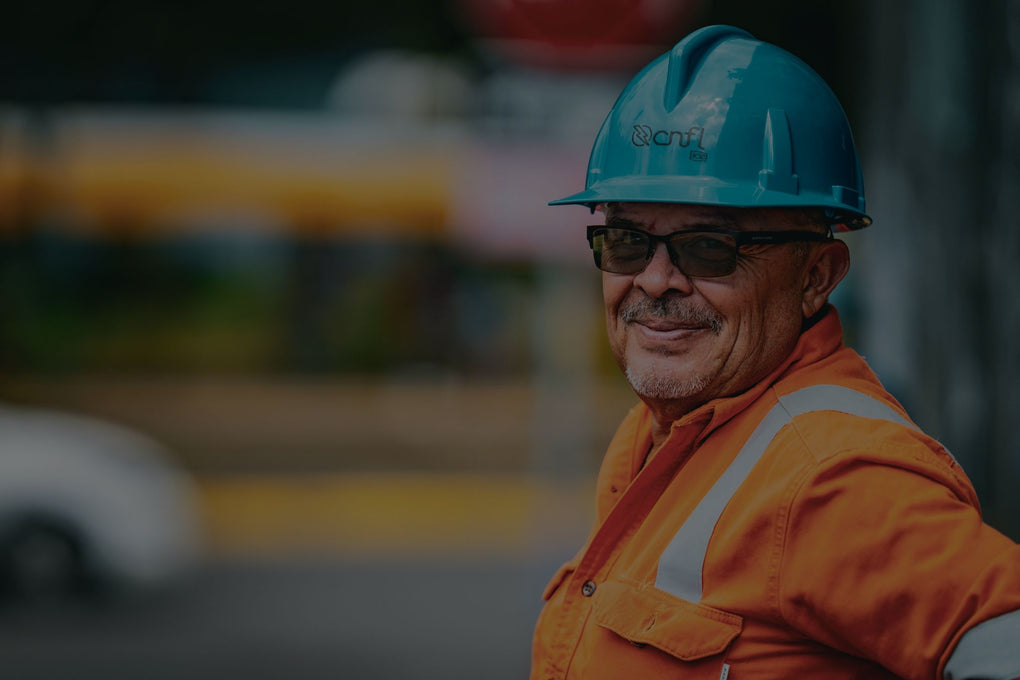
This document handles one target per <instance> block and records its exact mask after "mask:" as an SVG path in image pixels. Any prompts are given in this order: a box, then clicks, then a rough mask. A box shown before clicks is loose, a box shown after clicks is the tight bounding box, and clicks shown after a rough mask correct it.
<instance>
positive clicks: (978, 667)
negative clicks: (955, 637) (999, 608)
mask: <svg viewBox="0 0 1020 680" xmlns="http://www.w3.org/2000/svg"><path fill="white" fill-rule="evenodd" d="M1018 641H1020V609H1018V610H1015V611H1011V612H1009V613H1007V614H1003V615H1002V616H998V617H996V618H994V619H989V620H988V621H985V622H984V623H980V624H978V625H976V626H974V627H973V628H971V629H970V630H969V631H967V632H966V633H965V634H964V636H963V637H962V638H960V642H959V643H958V644H957V645H956V649H954V650H953V654H952V656H950V657H949V662H948V663H947V664H946V670H945V672H944V673H943V674H942V677H943V678H944V680H978V679H980V680H1015V679H1016V678H1020V646H1018V645H1017V642H1018Z"/></svg>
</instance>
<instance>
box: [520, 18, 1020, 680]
mask: <svg viewBox="0 0 1020 680" xmlns="http://www.w3.org/2000/svg"><path fill="white" fill-rule="evenodd" d="M693 131H697V133H696V134H695V133H694V132H693ZM554 204H581V205H586V206H589V207H590V208H591V209H592V210H593V211H599V212H601V214H602V217H603V223H602V224H596V225H592V226H589V227H588V234H587V236H588V242H589V244H590V246H591V249H592V253H593V255H594V259H595V264H596V266H597V267H598V268H599V269H601V270H602V272H603V275H602V276H603V278H602V284H603V295H604V300H605V312H606V326H607V332H608V335H609V344H610V347H611V349H612V351H613V355H614V357H615V358H616V361H617V363H618V364H619V366H620V368H621V370H622V371H623V372H624V373H625V374H626V376H627V379H628V381H629V382H630V384H631V386H632V387H633V389H634V391H635V393H636V394H637V396H638V397H639V398H640V403H639V404H638V406H636V407H635V408H634V409H633V410H632V411H631V412H630V413H629V414H628V415H627V417H626V418H625V419H624V421H623V423H622V424H621V426H620V428H619V430H618V432H617V434H616V436H615V437H614V439H613V441H612V442H611V444H610V446H609V450H608V452H607V454H606V457H605V459H604V462H603V465H602V469H601V471H600V474H599V480H598V488H597V518H596V525H595V527H594V530H593V531H592V534H591V536H590V537H589V539H588V542H587V543H586V544H585V545H584V546H583V547H582V548H581V550H580V551H579V552H578V554H577V556H576V557H575V558H574V559H573V560H571V561H570V562H568V563H567V564H566V565H564V566H563V568H561V569H560V571H559V572H558V573H557V574H556V575H555V577H554V578H553V580H552V581H551V582H550V584H549V586H548V587H547V589H546V592H545V594H544V598H545V600H546V606H545V609H544V610H543V612H542V615H541V617H540V619H539V622H538V626H537V628H536V632H535V639H534V648H533V659H532V678H534V679H536V680H538V679H541V680H552V679H554V678H583V679H585V680H593V679H597V678H666V677H669V678H712V679H715V678H720V679H723V680H725V679H726V678H734V679H736V680H742V679H744V678H833V679H847V680H849V679H851V678H897V677H904V678H925V679H930V680H937V679H941V680H961V679H963V678H970V679H973V680H976V679H978V678H982V679H992V678H998V679H1003V680H1011V679H1014V678H1017V677H1020V652H1018V646H1017V645H1016V642H1017V641H1018V640H1020V546H1017V545H1016V544H1015V543H1013V542H1012V541H1011V540H1009V539H1008V538H1006V537H1005V536H1003V535H1001V534H999V533H998V532H996V531H995V530H994V529H992V528H990V527H988V526H987V525H985V524H983V522H982V520H981V516H980V512H979V510H978V502H977V499H976V497H975V494H974V491H973V489H972V487H971V485H970V482H969V481H968V480H967V478H966V475H965V474H964V473H963V471H962V470H961V469H960V468H959V466H958V465H957V463H956V461H955V460H954V459H953V458H952V456H951V455H950V454H949V453H948V452H947V451H946V450H945V449H944V448H943V447H942V446H941V445H940V444H939V443H938V442H936V441H935V440H933V439H932V438H930V437H929V436H927V435H926V434H924V433H923V432H921V431H920V430H919V429H918V428H917V427H916V425H914V424H913V423H912V422H911V421H910V419H909V417H908V416H907V414H906V413H905V412H904V410H903V408H902V407H901V406H900V405H899V404H898V403H897V402H896V400H895V399H894V398H893V397H892V396H890V395H889V394H888V393H887V392H886V391H885V390H884V389H883V387H882V385H881V384H880V383H879V381H878V379H877V378H876V377H875V375H874V374H873V373H872V372H871V370H870V369H869V368H868V366H867V365H866V364H865V362H864V361H863V359H861V357H860V356H858V355H857V354H856V353H854V352H853V351H852V350H850V349H849V348H847V347H845V346H844V345H843V343H842V329H841V327H840V322H839V318H838V315H837V313H836V310H835V309H834V308H833V307H832V306H831V305H830V304H829V303H828V297H829V295H830V293H831V292H832V291H833V289H834V288H835V287H836V285H837V284H838V283H839V282H840V280H841V279H842V278H843V277H844V276H845V274H846V273H847V270H848V268H849V265H850V259H849V253H848V250H847V248H846V246H845V244H843V242H841V241H839V240H838V239H835V238H834V237H833V232H836V231H846V230H850V229H859V228H862V227H865V226H868V225H869V224H870V223H871V219H870V217H869V216H868V215H867V214H866V213H865V212H864V210H865V208H864V190H863V186H862V182H861V172H860V166H859V163H858V159H857V154H856V152H855V150H854V145H853V138H852V136H851V133H850V128H849V126H848V124H847V121H846V117H845V115H844V114H843V111H842V109H841V107H840V105H839V103H838V101H837V100H836V98H835V96H834V95H833V94H832V92H831V91H830V90H829V88H828V87H827V86H826V85H825V83H824V82H823V81H822V80H821V79H820V78H819V77H818V76H817V75H816V74H815V73H814V72H813V71H811V69H810V68H808V67H807V66H806V65H804V64H803V62H800V61H799V60H797V59H796V58H795V57H793V56H792V55H790V54H789V53H787V52H785V51H783V50H780V49H779V48H776V47H775V46H772V45H768V44H766V43H762V42H760V41H757V40H755V39H754V38H753V37H751V36H750V35H748V34H747V33H745V32H743V31H740V30H738V29H734V28H730V27H724V26H715V27H709V28H705V29H701V30H700V31H697V32H695V33H694V34H692V35H690V36H688V37H687V38H686V39H685V40H683V41H682V42H680V43H679V44H678V45H677V46H676V47H674V48H673V50H672V51H671V52H670V53H668V54H666V55H663V57H661V58H660V59H658V60H656V61H654V62H653V63H652V64H650V65H649V66H648V67H646V68H645V69H644V70H643V71H642V72H641V73H639V74H638V75H637V76H636V77H635V79H634V80H633V81H632V82H631V83H630V85H628V86H627V88H626V89H625V90H624V92H623V93H622V94H621V95H620V98H619V99H618V100H617V102H616V104H615V105H614V107H613V109H612V110H611V111H610V113H609V116H608V117H607V118H606V121H605V123H604V124H603V126H602V129H601V130H600V132H599V135H598V138H597V139H596V141H595V146H594V148H593V150H592V156H591V161H590V163H589V168H588V179H587V182H586V186H585V189H584V191H582V192H580V193H577V194H574V195H572V196H568V197H566V198H564V199H560V200H559V201H554Z"/></svg>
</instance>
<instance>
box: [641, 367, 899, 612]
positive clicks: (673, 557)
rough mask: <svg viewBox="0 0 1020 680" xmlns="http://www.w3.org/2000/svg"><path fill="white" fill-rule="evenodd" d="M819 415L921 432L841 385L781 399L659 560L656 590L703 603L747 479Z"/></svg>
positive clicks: (864, 396)
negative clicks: (796, 425)
mask: <svg viewBox="0 0 1020 680" xmlns="http://www.w3.org/2000/svg"><path fill="white" fill-rule="evenodd" d="M814 411H838V412H840V413H847V414H850V415H854V416H860V417H862V418H874V419H878V420H888V421H892V422H894V423H898V424H900V425H903V426H905V427H909V428H912V429H915V430H916V429H917V426H916V425H914V424H913V423H911V422H910V421H909V420H907V419H905V418H904V417H903V416H901V415H900V414H899V413H897V412H896V411H895V410H894V409H892V408H891V407H889V406H887V405H886V404H883V403H882V402H880V401H878V400H876V399H874V398H872V397H869V396H868V395H866V394H862V393H861V392H857V391H856V390H851V389H849V388H846V387H840V386H839V385H813V386H811V387H805V388H804V389H801V390H797V391H796V392H792V393H790V394H788V395H786V396H783V397H779V403H778V404H776V405H775V406H774V407H772V410H770V411H769V412H768V413H767V414H766V415H765V417H764V418H763V419H762V421H761V423H759V424H758V427H756V428H755V430H754V432H752V433H751V436H750V437H749V438H748V440H747V442H746V443H745V444H744V446H743V448H741V449H740V452H739V453H738V454H737V457H736V458H734V459H733V462H732V463H730V466H729V467H728V468H726V471H725V472H724V473H723V474H722V476H720V477H719V479H718V480H716V483H715V484H714V485H713V486H712V488H711V489H709V491H708V493H707V494H705V497H704V498H702V499H701V502H700V503H698V506H697V507H696V508H694V511H693V512H692V513H691V515H690V517H688V518H687V520H686V521H685V522H684V525H683V526H682V527H680V530H679V531H677V533H676V535H675V536H674V537H673V540H671V541H670V543H669V545H668V546H666V549H665V550H664V551H663V553H662V557H660V558H659V570H658V573H657V574H656V577H655V587H656V588H658V589H659V590H664V591H666V592H668V593H670V594H672V595H675V596H677V597H679V598H681V599H683V600H687V601H689V602H699V601H700V600H701V572H702V569H703V568H704V564H705V555H706V553H707V552H708V542H709V540H710V539H711V538H712V533H713V532H714V531H715V525H716V523H718V521H719V517H720V516H721V515H722V513H723V510H724V509H725V508H726V505H727V504H728V503H729V502H730V499H731V498H733V494H734V493H736V490H737V489H738V488H739V487H740V485H741V484H742V483H743V482H744V480H745V479H747V475H748V474H750V472H751V470H752V468H754V466H755V464H757V462H758V461H759V460H760V459H761V457H762V456H763V455H764V454H765V449H767V448H768V446H769V444H771V443H772V439H773V438H774V437H775V436H776V435H777V434H778V433H779V431H780V430H781V429H783V428H784V427H786V426H787V425H789V424H790V423H791V422H792V421H793V418H794V417H796V416H799V415H802V414H804V413H811V412H814Z"/></svg>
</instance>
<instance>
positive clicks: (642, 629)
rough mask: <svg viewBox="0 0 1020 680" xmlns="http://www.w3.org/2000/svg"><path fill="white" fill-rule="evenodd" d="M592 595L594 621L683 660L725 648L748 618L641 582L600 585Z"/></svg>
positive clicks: (719, 651) (625, 636)
mask: <svg viewBox="0 0 1020 680" xmlns="http://www.w3.org/2000/svg"><path fill="white" fill-rule="evenodd" d="M593 598H594V603H593V604H594V608H595V621H596V622H598V624H599V625H600V626H602V627H604V628H608V629H609V630H611V631H613V632H614V633H616V634H617V635H619V636H621V637H623V638H625V639H626V640H629V641H630V642H633V643H636V644H646V645H651V646H653V647H655V648H656V649H660V650H662V651H664V652H666V653H667V654H670V655H672V656H675V657H676V658H678V659H681V660H683V661H693V660H695V659H701V658H704V657H706V656H711V655H713V654H720V653H722V652H723V651H725V650H726V648H727V647H728V646H729V644H730V643H731V642H732V641H733V639H734V638H735V637H737V635H739V634H740V631H741V630H742V629H743V627H744V619H742V618H741V617H739V616H737V615H736V614H731V613H729V612H724V611H722V610H719V609H714V608H712V607H706V606H705V605H702V604H695V603H693V602H687V601H686V600H681V599H680V598H678V597H675V596H673V595H670V594H669V593H666V592H663V591H661V590H657V589H655V588H654V587H652V586H649V585H643V584H630V583H623V582H620V581H607V582H605V583H601V584H599V586H598V589H596V591H595V594H594V596H593Z"/></svg>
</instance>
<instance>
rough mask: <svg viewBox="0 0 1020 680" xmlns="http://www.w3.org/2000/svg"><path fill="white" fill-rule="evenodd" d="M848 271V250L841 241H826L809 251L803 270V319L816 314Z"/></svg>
mask: <svg viewBox="0 0 1020 680" xmlns="http://www.w3.org/2000/svg"><path fill="white" fill-rule="evenodd" d="M849 270H850V249H849V248H847V246H846V244H845V243H843V242H842V241H838V240H834V241H827V242H826V243H823V244H821V245H819V246H817V247H815V248H812V249H811V252H810V254H809V255H808V259H807V262H806V263H805V269H804V287H803V289H802V290H803V294H802V296H801V310H802V311H803V313H804V318H805V319H810V318H811V317H812V316H814V315H815V314H817V313H818V310H820V309H821V308H822V306H823V305H824V304H825V302H826V300H828V299H829V294H830V293H831V292H832V291H833V289H834V288H835V287H836V284H837V283H839V282H840V281H842V280H843V277H844V276H846V273H847V271H849Z"/></svg>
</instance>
